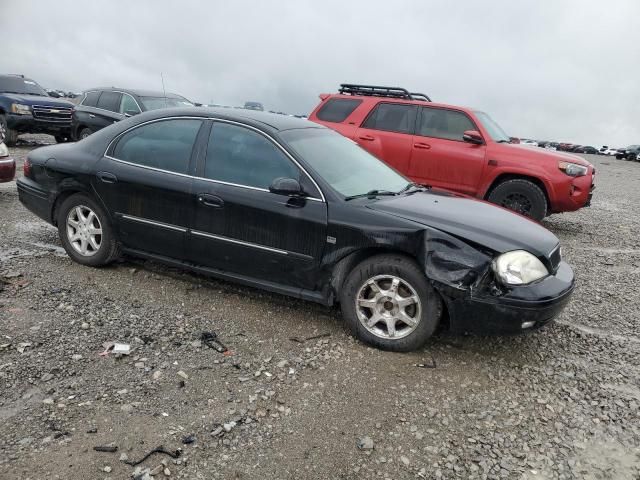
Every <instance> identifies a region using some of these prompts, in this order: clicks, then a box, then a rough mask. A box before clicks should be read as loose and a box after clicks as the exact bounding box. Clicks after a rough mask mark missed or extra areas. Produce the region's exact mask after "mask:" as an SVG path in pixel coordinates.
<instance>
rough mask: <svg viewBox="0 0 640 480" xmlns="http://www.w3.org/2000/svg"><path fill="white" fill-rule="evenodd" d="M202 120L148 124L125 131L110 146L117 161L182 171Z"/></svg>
mask: <svg viewBox="0 0 640 480" xmlns="http://www.w3.org/2000/svg"><path fill="white" fill-rule="evenodd" d="M201 126H202V120H194V119H188V118H177V119H171V120H162V121H159V122H153V123H148V124H146V125H142V126H140V127H138V128H134V129H133V130H130V131H128V132H127V133H125V134H124V135H123V136H122V137H120V139H119V140H118V143H117V144H116V146H115V148H114V149H113V153H112V156H113V157H114V158H116V159H118V160H124V161H126V162H130V163H135V164H137V165H142V166H145V167H151V168H157V169H160V170H167V171H169V172H175V173H181V174H186V173H187V172H188V170H189V160H190V159H191V151H192V150H193V145H194V144H195V141H196V136H197V135H198V131H199V130H200V127H201Z"/></svg>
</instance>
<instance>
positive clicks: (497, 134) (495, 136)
mask: <svg viewBox="0 0 640 480" xmlns="http://www.w3.org/2000/svg"><path fill="white" fill-rule="evenodd" d="M475 113H476V117H478V120H480V123H482V126H483V127H484V129H485V130H486V131H487V132H489V136H490V137H491V139H492V140H493V141H494V142H510V141H511V138H509V135H507V134H506V133H505V132H504V130H502V127H501V126H500V125H498V124H497V123H496V122H494V121H493V119H492V118H491V117H490V116H489V115H487V114H486V113H484V112H475Z"/></svg>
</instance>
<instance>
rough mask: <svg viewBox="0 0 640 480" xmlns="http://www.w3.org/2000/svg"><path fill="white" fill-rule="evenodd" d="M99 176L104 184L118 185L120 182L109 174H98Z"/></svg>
mask: <svg viewBox="0 0 640 480" xmlns="http://www.w3.org/2000/svg"><path fill="white" fill-rule="evenodd" d="M97 176H98V178H99V179H100V180H101V181H102V182H104V183H116V182H117V181H118V177H116V176H115V175H114V174H113V173H109V172H98V173H97Z"/></svg>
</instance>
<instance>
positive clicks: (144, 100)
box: [71, 88, 194, 140]
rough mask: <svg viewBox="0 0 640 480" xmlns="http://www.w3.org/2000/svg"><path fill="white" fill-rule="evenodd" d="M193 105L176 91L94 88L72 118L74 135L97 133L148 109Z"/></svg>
mask: <svg viewBox="0 0 640 480" xmlns="http://www.w3.org/2000/svg"><path fill="white" fill-rule="evenodd" d="M192 106H194V104H193V103H192V102H190V101H189V100H187V99H186V98H184V97H182V96H180V95H176V94H175V93H167V94H166V95H165V94H164V93H163V92H156V91H148V90H128V89H123V88H94V89H91V90H87V91H86V92H84V93H83V97H82V100H81V101H80V103H79V104H78V105H77V106H76V108H75V110H74V112H73V118H72V121H71V135H72V137H73V139H74V140H82V139H83V138H86V137H88V136H89V135H91V134H92V133H94V132H97V131H98V130H100V129H102V128H104V127H107V126H109V125H111V124H112V123H115V122H119V121H120V120H123V119H125V118H127V117H131V116H133V115H137V114H138V113H141V112H146V111H148V110H156V109H159V108H172V107H192Z"/></svg>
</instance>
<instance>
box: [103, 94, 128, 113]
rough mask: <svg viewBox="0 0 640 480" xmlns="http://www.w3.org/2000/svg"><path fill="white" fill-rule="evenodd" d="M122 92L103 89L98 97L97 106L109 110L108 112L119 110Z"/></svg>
mask: <svg viewBox="0 0 640 480" xmlns="http://www.w3.org/2000/svg"><path fill="white" fill-rule="evenodd" d="M121 98H122V94H121V93H118V92H109V91H104V92H102V94H101V95H100V98H99V99H98V105H97V106H98V108H102V109H103V110H109V111H110V112H117V111H119V110H120V99H121Z"/></svg>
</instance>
